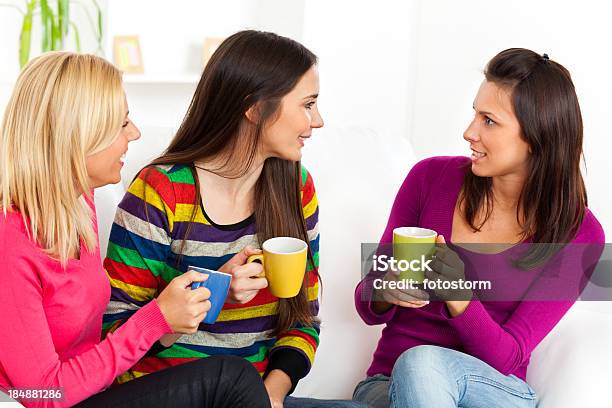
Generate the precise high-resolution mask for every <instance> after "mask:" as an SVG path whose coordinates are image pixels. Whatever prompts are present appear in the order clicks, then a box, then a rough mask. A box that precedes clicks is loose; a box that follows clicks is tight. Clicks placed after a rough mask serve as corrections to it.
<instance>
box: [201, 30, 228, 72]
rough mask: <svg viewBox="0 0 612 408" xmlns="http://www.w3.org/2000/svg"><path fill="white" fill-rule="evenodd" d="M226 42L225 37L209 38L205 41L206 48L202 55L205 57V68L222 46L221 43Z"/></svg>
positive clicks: (203, 60) (203, 59)
mask: <svg viewBox="0 0 612 408" xmlns="http://www.w3.org/2000/svg"><path fill="white" fill-rule="evenodd" d="M224 40H225V37H207V38H206V39H205V40H204V48H203V53H202V57H203V58H202V62H203V65H202V66H203V67H205V66H206V64H207V63H208V60H209V59H210V57H211V56H212V55H213V53H214V52H215V51H216V49H217V48H218V47H219V45H221V43H222V42H223V41H224Z"/></svg>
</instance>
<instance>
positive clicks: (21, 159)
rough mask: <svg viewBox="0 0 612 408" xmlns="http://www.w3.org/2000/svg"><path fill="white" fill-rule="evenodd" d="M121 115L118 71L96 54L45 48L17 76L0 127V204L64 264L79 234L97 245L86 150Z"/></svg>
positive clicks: (116, 127) (98, 146)
mask: <svg viewBox="0 0 612 408" xmlns="http://www.w3.org/2000/svg"><path fill="white" fill-rule="evenodd" d="M124 117H125V112H124V94H123V87H122V80H121V72H120V71H119V70H117V68H115V67H114V66H113V65H112V64H110V63H109V62H107V61H106V60H104V59H102V58H100V57H96V56H94V55H82V54H75V53H70V52H51V53H47V54H43V55H42V56H40V57H38V58H36V59H34V60H32V61H31V62H30V63H29V64H28V65H27V66H26V67H25V68H24V69H23V71H22V72H21V74H20V75H19V78H18V79H17V83H16V84H15V89H14V91H13V94H12V96H11V98H10V100H9V103H8V106H7V108H6V111H5V114H4V119H3V121H2V128H1V129H0V206H1V207H2V209H3V212H4V215H6V213H7V211H12V210H17V211H19V212H20V213H21V215H22V217H23V220H24V223H25V225H26V228H27V230H28V235H29V237H30V239H32V240H34V241H35V242H36V243H37V244H38V245H39V246H40V247H41V248H43V250H44V251H45V252H46V253H47V254H49V255H50V256H53V257H57V258H59V260H60V261H61V262H62V264H63V265H64V266H65V265H66V264H67V261H68V259H69V258H70V256H71V255H72V254H74V253H78V251H79V250H80V241H81V240H82V241H83V243H84V244H85V246H86V249H87V250H88V251H89V252H93V251H94V249H95V248H97V245H98V239H97V236H96V233H95V230H94V225H93V220H92V211H91V209H90V207H89V205H88V202H87V200H93V197H92V195H91V187H90V185H89V179H88V175H87V168H86V161H85V158H86V156H88V155H91V154H94V153H97V152H99V151H101V150H104V149H105V148H107V147H108V146H110V145H111V144H112V142H113V141H114V140H115V139H116V138H117V137H118V135H119V132H120V130H121V125H122V121H123V119H124Z"/></svg>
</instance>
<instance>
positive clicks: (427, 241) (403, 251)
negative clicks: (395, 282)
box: [393, 227, 438, 283]
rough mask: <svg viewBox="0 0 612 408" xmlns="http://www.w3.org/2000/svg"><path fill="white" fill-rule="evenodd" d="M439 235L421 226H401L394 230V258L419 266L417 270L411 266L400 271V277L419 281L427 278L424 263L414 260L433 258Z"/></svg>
mask: <svg viewBox="0 0 612 408" xmlns="http://www.w3.org/2000/svg"><path fill="white" fill-rule="evenodd" d="M437 236H438V233H437V232H436V231H434V230H430V229H427V228H420V227H399V228H395V229H394V230H393V258H395V260H396V261H407V262H406V263H409V264H411V266H417V270H415V269H412V268H411V269H409V270H405V271H400V273H399V279H401V280H403V279H412V280H413V281H415V282H419V283H420V282H422V281H423V279H425V270H424V269H423V268H424V267H423V265H421V263H420V262H416V263H413V261H421V260H424V259H425V260H427V259H431V256H432V255H433V253H434V251H435V246H436V237H437ZM419 268H420V269H419Z"/></svg>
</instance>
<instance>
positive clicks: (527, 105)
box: [460, 48, 587, 268]
mask: <svg viewBox="0 0 612 408" xmlns="http://www.w3.org/2000/svg"><path fill="white" fill-rule="evenodd" d="M485 78H486V80H487V81H490V82H493V83H495V84H497V85H499V86H502V87H505V88H507V89H510V90H511V92H512V104H513V108H514V113H515V115H516V117H517V119H518V122H519V124H520V127H521V134H522V137H523V139H524V140H525V141H526V142H527V144H528V145H529V147H530V150H531V154H530V157H529V163H528V166H529V170H528V176H527V179H526V180H525V184H524V185H523V189H522V191H521V195H520V198H519V205H518V206H517V210H516V211H517V212H516V216H517V221H518V222H519V225H520V226H521V228H522V233H521V235H522V240H524V239H527V238H531V240H532V242H534V243H567V242H569V241H571V240H572V238H573V237H574V236H575V234H576V232H577V231H578V228H579V227H580V224H581V223H582V220H583V218H584V214H585V209H586V206H587V194H586V189H585V186H584V181H583V179H582V174H581V172H580V159H581V157H582V135H583V127H582V115H581V113H580V105H579V104H578V97H577V96H576V91H575V89H574V84H573V83H572V79H571V76H570V73H569V72H568V71H567V69H565V68H564V67H563V66H562V65H560V64H558V63H556V62H554V61H552V60H550V59H549V58H548V56H547V55H546V54H544V55H539V54H537V53H535V52H533V51H530V50H527V49H523V48H510V49H507V50H505V51H502V52H500V53H499V54H497V55H496V56H495V57H494V58H493V59H492V60H491V61H489V63H488V64H487V67H486V69H485ZM492 195H493V192H492V180H491V178H490V177H479V176H476V175H475V174H474V173H473V172H472V171H471V168H469V169H468V170H467V172H466V175H465V179H464V183H463V188H462V192H461V195H460V204H462V205H463V208H464V215H465V218H466V220H467V222H468V223H469V225H470V226H471V227H472V228H473V229H474V230H475V231H480V228H481V227H482V226H483V225H484V223H485V222H486V221H487V220H488V218H489V217H490V215H491V212H492V210H493V208H492V206H493V204H492V203H493V196H492ZM483 209H484V217H483V220H482V222H481V223H480V224H479V225H476V218H477V216H478V215H479V214H480V213H481V211H482V210H483ZM547 247H548V249H547ZM553 247H555V246H545V245H535V246H531V248H530V249H529V250H527V252H526V253H525V254H524V256H523V257H522V259H521V260H520V261H518V262H517V264H518V265H519V266H521V267H523V268H529V267H532V266H535V265H538V264H540V263H541V262H543V261H544V260H546V259H547V258H548V257H549V256H550V255H551V251H549V250H551V249H552V248H553Z"/></svg>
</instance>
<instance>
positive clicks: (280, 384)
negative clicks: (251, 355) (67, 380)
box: [264, 369, 291, 408]
mask: <svg viewBox="0 0 612 408" xmlns="http://www.w3.org/2000/svg"><path fill="white" fill-rule="evenodd" d="M264 385H265V386H266V391H268V396H269V397H270V405H272V408H283V402H284V401H285V397H286V396H287V393H288V392H289V390H290V389H291V379H290V378H289V376H288V375H287V374H285V372H284V371H282V370H278V369H275V370H272V371H270V372H269V373H268V376H267V377H266V379H265V380H264Z"/></svg>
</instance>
